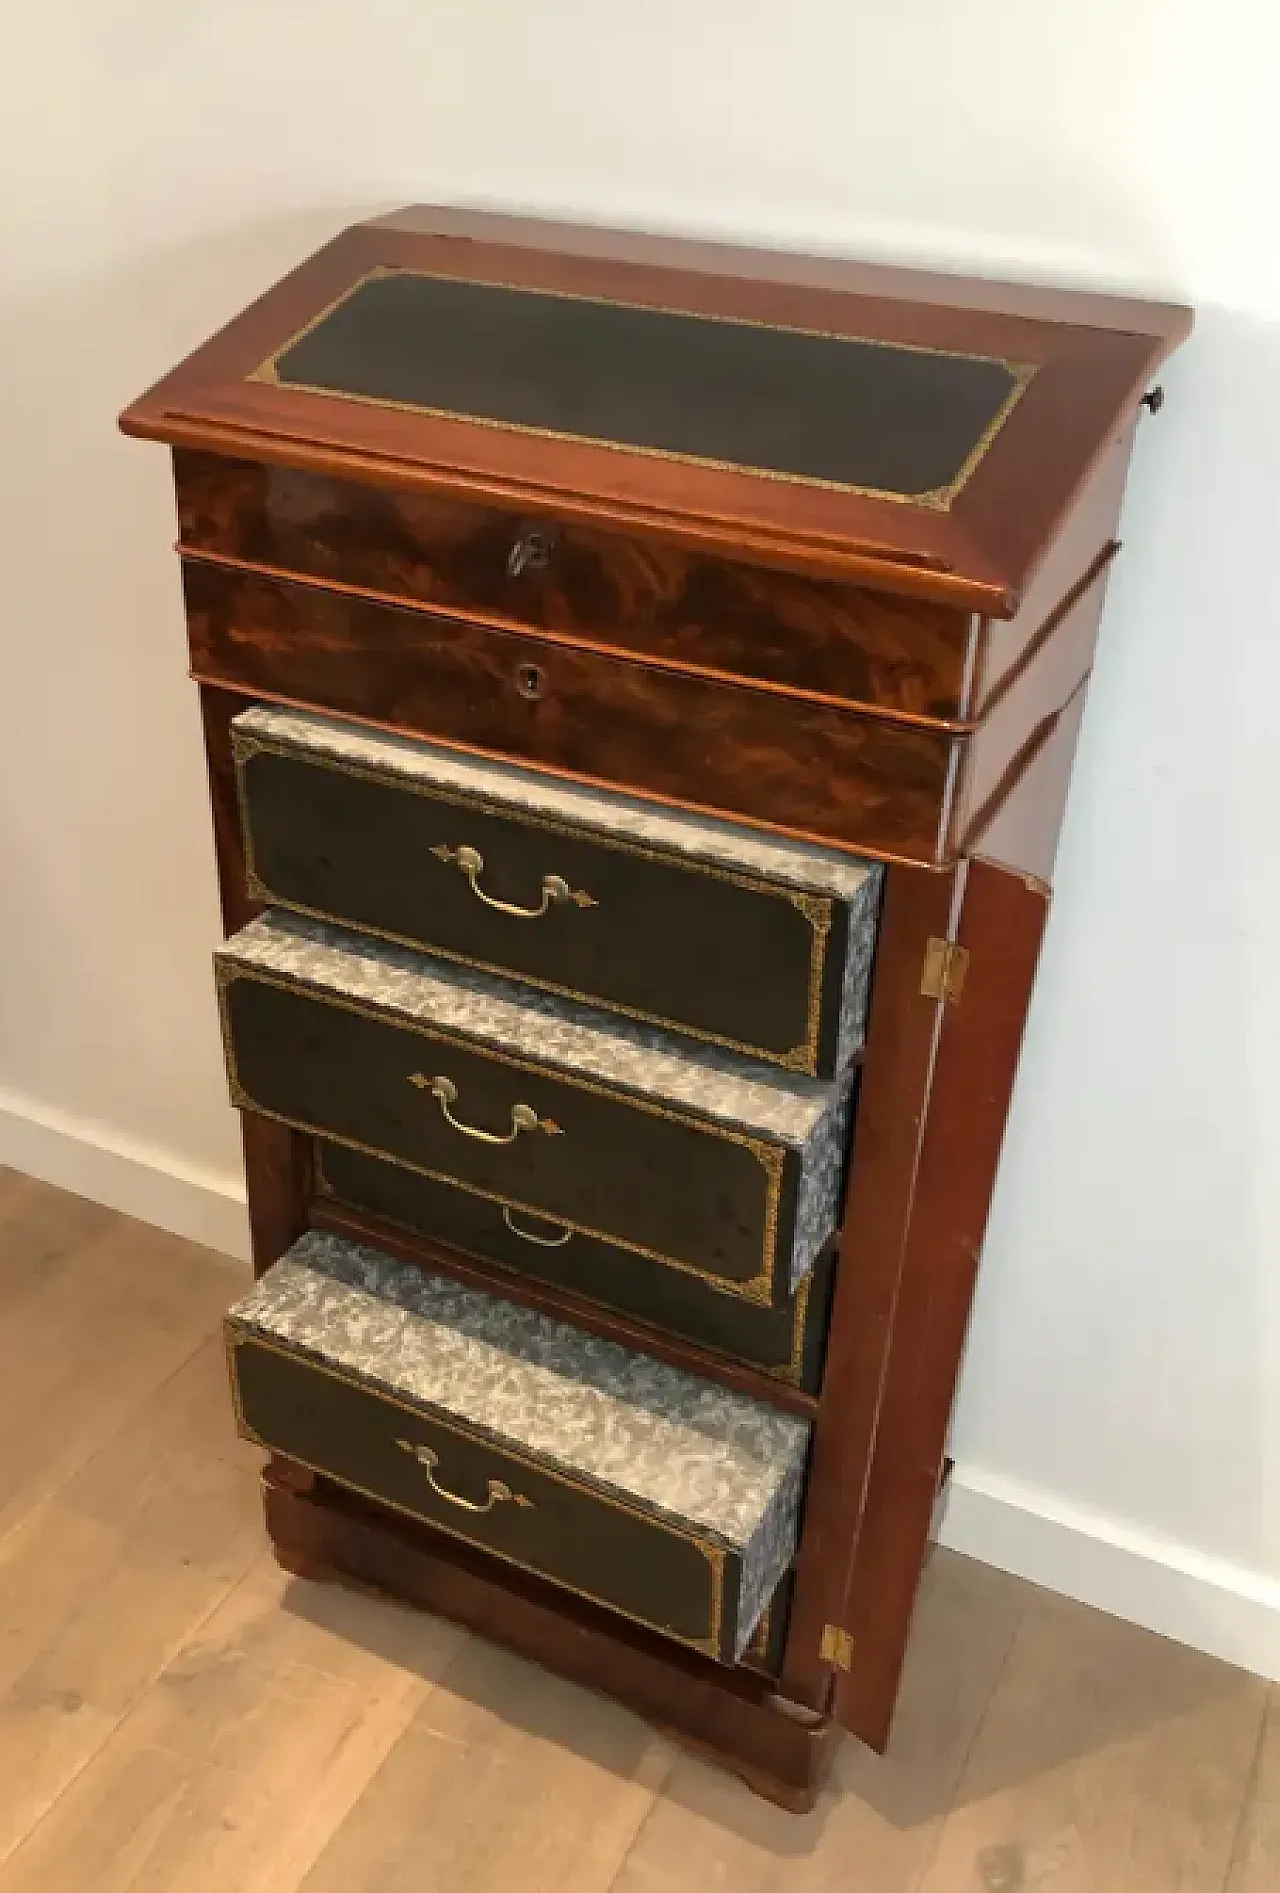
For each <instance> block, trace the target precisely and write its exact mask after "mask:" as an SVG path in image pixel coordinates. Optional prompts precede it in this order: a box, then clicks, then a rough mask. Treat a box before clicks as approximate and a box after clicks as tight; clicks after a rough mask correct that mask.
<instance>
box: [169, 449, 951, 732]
mask: <svg viewBox="0 0 1280 1893" xmlns="http://www.w3.org/2000/svg"><path fill="white" fill-rule="evenodd" d="M174 460H175V468H176V474H177V488H178V511H179V517H180V521H181V532H182V547H183V549H184V550H185V551H192V552H209V553H213V554H215V555H219V556H221V557H224V558H230V559H238V560H244V561H248V562H251V563H257V564H262V565H266V566H272V567H275V568H277V569H279V570H281V571H283V572H294V573H297V574H299V575H300V576H302V577H306V578H313V579H320V580H324V581H328V582H330V583H336V584H339V585H350V586H354V587H358V588H362V589H364V590H368V591H372V592H377V593H380V594H382V595H384V596H387V597H390V598H397V599H404V600H406V601H407V602H411V603H416V604H420V605H431V606H434V607H436V608H438V609H439V610H442V611H451V612H462V613H475V614H476V615H478V616H482V617H486V618H490V619H497V620H501V621H504V622H506V623H509V624H512V625H515V626H518V627H521V628H523V629H527V630H535V631H543V632H547V633H551V634H554V635H556V636H559V637H569V638H576V639H581V640H584V641H586V642H588V643H594V644H599V645H607V646H611V647H614V648H616V649H617V650H620V651H626V652H631V653H633V654H635V655H638V656H644V657H652V658H656V659H659V660H661V661H663V662H667V663H673V664H679V665H691V666H695V667H699V668H702V669H704V670H712V671H718V672H722V673H724V674H725V675H728V676H732V677H739V676H740V677H745V678H751V679H756V680H759V681H761V682H763V683H769V684H780V685H782V686H784V687H786V688H789V689H794V690H804V691H811V692H814V693H817V694H819V695H825V696H829V697H834V698H837V699H839V700H840V701H842V702H849V703H859V704H864V705H867V706H870V707H872V708H874V709H878V710H882V711H886V712H890V713H897V714H902V713H907V714H909V715H913V716H925V717H941V718H955V717H962V716H964V714H965V695H966V690H967V678H968V674H969V668H970V663H969V644H970V639H971V637H972V636H973V635H974V630H973V620H971V618H970V616H969V615H968V614H967V613H964V612H960V611H956V610H954V609H952V608H950V607H947V606H943V605H936V604H929V603H926V602H924V601H923V600H917V599H911V598H903V597H898V596H895V595H894V594H893V593H891V592H876V591H871V590H868V589H867V588H866V587H864V586H858V585H853V584H845V583H841V582H839V581H836V580H831V579H821V578H808V577H804V576H802V575H801V574H799V573H795V572H786V571H778V570H773V569H770V568H768V567H764V566H755V565H746V564H739V563H736V562H733V561H730V560H727V559H721V558H717V557H715V556H712V555H710V554H707V553H701V552H696V551H690V550H688V549H686V548H685V547H682V546H680V545H678V544H676V543H674V542H673V541H670V540H665V539H660V538H656V537H642V536H639V535H635V534H623V533H619V532H612V531H609V530H608V529H607V528H606V529H600V528H597V527H594V526H586V525H576V524H573V523H571V522H568V521H564V522H561V521H557V520H555V519H551V518H535V517H533V516H522V515H520V514H517V513H512V512H509V511H504V510H503V509H501V508H498V507H493V506H486V505H483V504H477V503H476V502H474V501H471V500H457V499H453V498H449V497H445V496H442V495H438V494H432V493H422V492H397V491H394V490H392V489H390V488H387V487H375V486H364V485H360V484H357V483H356V482H354V481H345V480H333V479H329V478H327V477H325V476H323V475H320V474H315V473H304V472H300V471H297V470H294V469H292V468H288V467H272V466H266V465H260V464H255V463H252V462H248V461H236V460H223V459H220V458H218V457H217V456H215V455H212V454H202V453H194V452H188V451H184V450H180V451H179V452H178V453H177V454H176V455H175V456H174Z"/></svg>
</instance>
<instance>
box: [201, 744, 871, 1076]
mask: <svg viewBox="0 0 1280 1893" xmlns="http://www.w3.org/2000/svg"><path fill="white" fill-rule="evenodd" d="M231 748H232V756H233V759H234V767H235V780H236V799H237V801H238V803H239V807H240V832H241V835H242V836H243V838H244V864H245V884H246V888H247V891H248V893H249V895H250V896H251V898H252V899H254V900H260V901H262V902H263V903H264V904H265V903H270V904H272V905H274V906H277V907H285V908H288V909H289V910H290V911H291V912H293V913H297V914H306V915H308V916H309V917H310V918H311V919H313V920H322V921H328V922H330V923H331V924H332V925H333V926H338V927H350V926H354V927H356V928H357V929H358V931H359V932H361V933H369V934H373V935H374V936H375V937H376V938H378V939H380V940H389V941H390V942H391V943H392V944H393V945H395V946H407V947H412V948H414V949H415V950H416V951H419V952H420V951H422V950H423V949H424V947H425V949H426V950H427V951H428V952H430V953H434V954H437V955H439V957H440V958H441V959H445V960H450V961H452V962H453V963H454V964H455V965H458V966H472V967H475V968H476V969H477V971H479V972H485V973H495V974H497V975H499V976H505V977H507V978H518V979H519V980H520V981H521V982H522V983H523V984H525V985H529V986H537V987H538V988H540V989H541V990H542V991H543V992H553V993H557V994H559V995H560V997H561V998H564V999H576V1000H578V1001H579V1002H580V1003H581V1004H582V1005H586V1006H604V1007H607V1009H608V1010H609V1011H610V1012H616V1013H618V1014H620V1015H621V1016H622V1017H623V1018H627V1019H638V1020H640V1021H641V1022H642V1023H644V1024H646V1025H657V1026H662V1027H665V1028H666V1029H667V1030H669V1031H672V1032H679V1033H683V1034H685V1035H686V1036H688V1037H690V1038H696V1039H698V1040H699V1041H700V1042H702V1043H705V1044H708V1045H719V1046H722V1047H723V1048H724V1050H726V1051H731V1052H743V1053H745V1054H747V1055H748V1056H749V1057H753V1058H758V1059H760V1060H761V1061H762V1062H764V1063H767V1064H770V1065H779V1066H781V1067H782V1069H783V1070H784V1071H796V1072H799V1073H800V1074H801V1075H802V1076H804V1077H809V1078H815V1077H816V1076H817V1072H818V1051H819V1042H820V1039H821V1033H822V997H823V985H824V980H825V976H826V961H827V948H828V944H829V938H830V933H831V917H832V913H833V911H834V908H835V901H834V899H833V898H830V897H827V896H825V895H820V894H809V893H805V892H804V891H802V890H801V889H799V888H792V887H787V886H785V885H783V884H781V883H778V884H774V883H772V882H769V881H765V880H762V879H757V878H756V877H754V876H752V875H747V874H736V873H732V872H730V871H729V870H728V869H725V868H716V867H712V866H710V865H705V866H704V865H703V864H702V863H700V862H689V863H686V862H685V861H684V860H682V859H681V858H680V857H679V856H677V855H675V854H669V853H666V852H664V851H663V850H662V849H657V848H646V847H643V846H641V845H640V844H639V843H637V842H628V841H623V840H621V839H619V838H615V837H614V836H611V835H608V836H606V835H600V834H597V832H596V831H595V830H594V829H590V828H586V827H574V826H573V825H572V824H571V823H568V822H560V821H554V820H552V819H551V818H550V817H544V816H539V815H526V814H525V813H524V812H523V811H522V810H521V811H517V810H514V809H512V808H510V807H509V806H508V805H507V804H505V803H503V802H500V801H498V800H496V799H495V798H491V797H488V796H486V795H484V794H483V792H479V793H475V794H470V795H469V794H467V793H465V792H463V791H457V792H455V791H450V790H442V789H439V788H437V786H436V785H435V784H434V783H430V782H416V781H413V780H412V779H410V778H408V777H405V776H401V775H397V774H396V773H395V771H394V770H391V769H380V768H379V767H378V765H377V764H376V763H357V762H351V761H349V760H348V759H347V758H345V757H337V756H331V755H327V754H325V753H323V752H317V751H315V750H311V749H307V748H305V747H304V746H302V745H301V744H295V743H290V742H288V741H287V740H284V739H281V738H272V737H263V736H259V735H258V734H257V733H256V732H242V731H240V730H237V729H236V728H235V726H234V724H233V725H232V730H231ZM264 754H265V755H269V756H278V757H281V758H282V759H283V760H284V761H286V762H298V763H301V764H302V766H303V767H308V768H309V767H312V766H314V767H316V768H319V769H328V770H330V771H331V772H332V773H333V774H335V775H344V776H350V777H352V778H354V779H356V780H358V781H364V782H376V783H378V784H379V785H380V786H381V787H383V788H387V789H391V790H393V791H405V792H407V793H409V794H411V795H416V796H419V797H420V798H421V799H422V800H423V801H428V802H440V803H442V804H444V805H445V806H446V807H449V808H457V809H471V808H476V809H479V810H481V811H482V812H483V813H484V814H487V815H493V816H495V817H497V818H498V819H500V820H505V821H510V822H512V823H514V824H515V825H516V826H517V827H519V828H537V829H539V830H541V831H543V832H544V833H546V834H549V835H563V836H565V837H566V838H567V839H569V840H572V841H577V842H582V841H586V842H587V843H589V844H590V845H592V846H600V847H603V848H609V849H612V851H613V852H614V853H615V854H628V855H634V856H636V857H638V858H639V859H641V860H644V861H655V862H658V863H659V864H660V865H661V866H663V867H669V868H672V869H673V870H674V871H675V872H676V873H679V874H696V875H701V876H702V878H703V879H704V880H712V881H723V882H726V883H727V884H728V885H729V886H731V887H740V888H744V889H745V890H746V891H747V892H748V893H752V894H761V895H765V896H767V897H768V898H770V899H773V900H786V901H788V902H790V904H791V905H792V906H793V907H795V908H797V909H798V910H799V912H800V913H801V914H803V915H804V917H805V919H806V920H807V921H808V923H809V926H810V928H811V930H812V939H811V943H810V949H809V991H808V995H807V1000H806V1010H805V1038H804V1042H803V1043H802V1044H800V1045H796V1046H793V1047H792V1048H791V1050H790V1051H787V1052H771V1051H767V1050H766V1049H764V1047H762V1046H759V1045H752V1044H749V1043H747V1042H746V1041H745V1040H742V1039H732V1038H727V1037H724V1036H723V1035H721V1034H719V1033H716V1032H704V1031H700V1030H699V1029H698V1028H697V1026H692V1025H690V1024H688V1022H687V1021H681V1020H679V1019H668V1018H666V1017H665V1016H664V1015H663V1014H662V1013H660V1012H641V1011H640V1010H639V1009H638V1008H635V1007H632V1006H623V1005H619V1004H617V1003H616V1002H615V1001H613V1000H608V999H603V998H601V996H600V995H599V994H598V993H586V992H580V991H579V990H578V988H577V987H575V986H562V985H560V984H559V983H557V982H556V981H554V980H549V979H537V978H535V977H534V976H533V975H532V974H529V973H523V972H522V973H519V974H513V973H512V972H511V970H510V968H509V967H508V966H507V965H505V964H504V963H503V962H502V961H501V960H476V959H472V958H470V957H469V956H468V955H467V954H465V953H453V952H450V950H449V948H448V947H442V946H438V945H436V944H435V943H434V942H426V941H423V940H421V939H414V938H413V937H412V935H410V934H404V933H393V932H391V931H389V930H388V929H387V928H384V927H375V926H373V925H371V924H370V923H369V922H368V921H352V920H351V918H350V917H349V916H348V915H344V914H334V913H331V912H330V911H329V910H328V909H327V908H324V907H308V906H307V905H306V904H305V903H304V902H302V901H297V900H290V899H289V898H288V897H287V896H286V895H283V894H279V893H277V892H276V890H275V889H274V888H272V887H269V886H268V885H267V883H266V882H265V881H264V880H263V878H262V876H261V874H260V873H259V871H258V864H257V855H256V850H255V847H254V830H253V820H252V815H251V811H250V807H249V790H248V783H247V781H246V776H245V772H246V766H247V764H248V763H249V762H251V761H252V759H253V758H254V756H257V755H264Z"/></svg>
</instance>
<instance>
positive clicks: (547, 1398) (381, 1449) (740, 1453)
mask: <svg viewBox="0 0 1280 1893" xmlns="http://www.w3.org/2000/svg"><path fill="white" fill-rule="evenodd" d="M226 1333H227V1344H228V1356H229V1361H230V1368H231V1379H232V1387H233V1392H234V1397H235V1405H236V1414H237V1418H238V1420H239V1424H240V1428H241V1431H242V1432H243V1433H244V1434H245V1435H246V1436H247V1437H248V1438H250V1439H253V1440H255V1441H257V1442H258V1443H259V1444H260V1445H262V1446H265V1447H266V1448H268V1449H269V1450H270V1451H272V1452H277V1453H280V1454H283V1455H284V1456H285V1457H286V1458H289V1459H293V1460H295V1461H297V1462H298V1463H300V1464H302V1465H305V1466H308V1467H310V1468H311V1469H312V1470H313V1471H315V1472H318V1473H321V1474H323V1475H324V1476H325V1477H327V1478H330V1479H333V1480H335V1481H336V1482H337V1483H339V1484H341V1485H345V1486H347V1487H349V1488H351V1489H352V1490H354V1491H357V1492H361V1493H363V1494H365V1495H366V1496H367V1497H369V1498H371V1499H374V1500H375V1501H378V1502H380V1503H382V1504H384V1505H389V1506H391V1507H393V1508H395V1509H396V1510H397V1511H400V1512H404V1513H407V1514H408V1515H409V1516H411V1517H413V1518H418V1519H422V1520H425V1521H426V1522H427V1523H429V1524H431V1525H433V1526H435V1527H437V1528H438V1529H440V1530H442V1531H447V1532H449V1533H451V1534H453V1535H454V1536H455V1537H459V1538H463V1539H465V1540H466V1541H467V1542H468V1543H470V1544H473V1545H479V1546H481V1547H483V1548H484V1549H485V1550H486V1551H489V1552H491V1553H493V1554H494V1555H495V1556H497V1557H499V1558H503V1559H505V1560H506V1561H507V1562H509V1563H511V1564H515V1565H518V1566H520V1567H521V1568H522V1569H523V1570H526V1571H531V1572H534V1573H536V1574H537V1575H538V1576H539V1577H543V1578H547V1579H549V1580H551V1581H552V1582H553V1583H557V1584H561V1585H563V1586H564V1587H565V1588H566V1589H568V1590H572V1591H575V1592H576V1593H577V1594H578V1595H579V1596H582V1597H587V1598H590V1599H591V1600H592V1601H593V1602H595V1603H598V1604H603V1605H605V1606H607V1607H609V1608H610V1609H613V1610H616V1611H620V1612H621V1613H622V1614H624V1615H625V1616H628V1617H631V1618H633V1619H635V1620H636V1621H638V1622H640V1623H644V1624H647V1625H649V1626H650V1627H651V1628H653V1629H655V1630H658V1631H661V1632H662V1633H663V1634H665V1635H666V1636H669V1637H674V1638H676V1639H678V1640H679V1641H680V1642H681V1643H685V1644H689V1645H691V1646H692V1647H693V1648H695V1649H697V1650H701V1651H703V1652H704V1653H705V1654H706V1655H708V1656H711V1657H714V1658H716V1659H717V1660H718V1661H720V1662H723V1663H732V1662H735V1661H737V1659H738V1658H739V1657H740V1656H742V1654H743V1652H744V1651H745V1649H746V1647H747V1645H748V1643H749V1642H750V1639H751V1636H752V1633H753V1631H754V1630H755V1628H756V1625H757V1623H758V1622H759V1620H760V1617H761V1615H762V1614H763V1612H764V1609H765V1606H766V1604H767V1602H768V1600H769V1598H770V1597H771V1596H772V1595H773V1593H774V1591H775V1589H776V1588H777V1586H778V1583H779V1581H780V1579H781V1578H782V1576H783V1573H784V1572H785V1571H786V1569H787V1567H788V1565H789V1564H790V1562H791V1560H792V1557H793V1556H794V1552H795V1545H796V1538H797V1525H798V1516H799V1507H800V1498H801V1488H802V1482H803V1476H804V1464H805V1456H806V1452H807V1449H808V1439H809V1428H808V1426H807V1424H806V1423H805V1422H803V1421H801V1420H797V1419H795V1418H793V1417H792V1416H791V1415H789V1414H783V1413H779V1412H777V1411H775V1410H774V1409H773V1408H771V1407H767V1406H764V1405H762V1404H761V1403H759V1402H757V1401H753V1400H749V1399H746V1398H745V1397H744V1396H742V1395H740V1394H734V1393H730V1392H728V1391H726V1390H725V1389H723V1388H719V1387H715V1386H713V1385H712V1384H711V1383H710V1382H708V1381H704V1380H699V1379H696V1378H695V1377H694V1376H693V1375H690V1374H686V1373H682V1372H680V1371H679V1370H677V1369H675V1368H672V1367H667V1366H665V1365H664V1364H663V1363H661V1362H659V1361H655V1360H652V1359H650V1358H649V1357H648V1356H647V1355H643V1354H637V1353H633V1352H631V1351H630V1350H629V1349H626V1348H621V1347H618V1346H616V1345H614V1344H613V1343H611V1342H606V1341H601V1340H599V1339H597V1338H595V1337H593V1336H589V1335H586V1334H583V1333H581V1332H579V1331H578V1330H577V1329H574V1328H570V1327H567V1326H565V1325H564V1324H563V1323H561V1322H556V1321H551V1320H548V1319H547V1318H546V1317H545V1316H543V1315H539V1314H536V1313H534V1312H533V1311H532V1310H530V1309H527V1308H517V1307H514V1306H513V1305H512V1304H510V1303H508V1302H502V1301H499V1300H497V1299H495V1298H494V1297H492V1296H489V1295H484V1294H480V1293H479V1292H477V1291H476V1290H474V1289H468V1288H464V1287H462V1286H461V1285H459V1284H458V1283H456V1282H451V1281H446V1280H444V1279H443V1278H441V1277H438V1276H431V1275H426V1274H424V1273H423V1272H422V1271H420V1270H418V1269H416V1268H413V1267H410V1266H408V1265H405V1264H400V1263H396V1262H394V1261H393V1260H392V1259H391V1258H390V1257H389V1256H386V1255H383V1254H381V1253H380V1252H379V1251H377V1250H373V1249H367V1248H363V1247H360V1246H357V1245H355V1244H353V1243H348V1242H343V1241H341V1240H339V1239H338V1238H336V1237H333V1236H324V1235H319V1234H315V1233H312V1234H310V1235H307V1236H304V1237H303V1238H302V1240H301V1241H300V1242H298V1243H296V1244H295V1245H294V1247H293V1248H292V1249H291V1250H290V1251H289V1253H288V1255H286V1256H285V1257H284V1258H283V1259H282V1260H281V1261H279V1262H277V1263H276V1264H275V1266H274V1267H273V1268H271V1269H269V1270H268V1271H267V1273H266V1274H265V1275H264V1276H263V1278H262V1280H261V1281H260V1282H259V1283H258V1284H257V1286H256V1287H255V1288H254V1290H253V1292H252V1293H251V1294H250V1295H248V1296H247V1297H246V1298H245V1299H244V1300H243V1301H241V1302H239V1303H238V1304H237V1305H236V1307H234V1308H233V1309H232V1310H231V1312H230V1314H229V1315H228V1317H227V1323H226Z"/></svg>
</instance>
